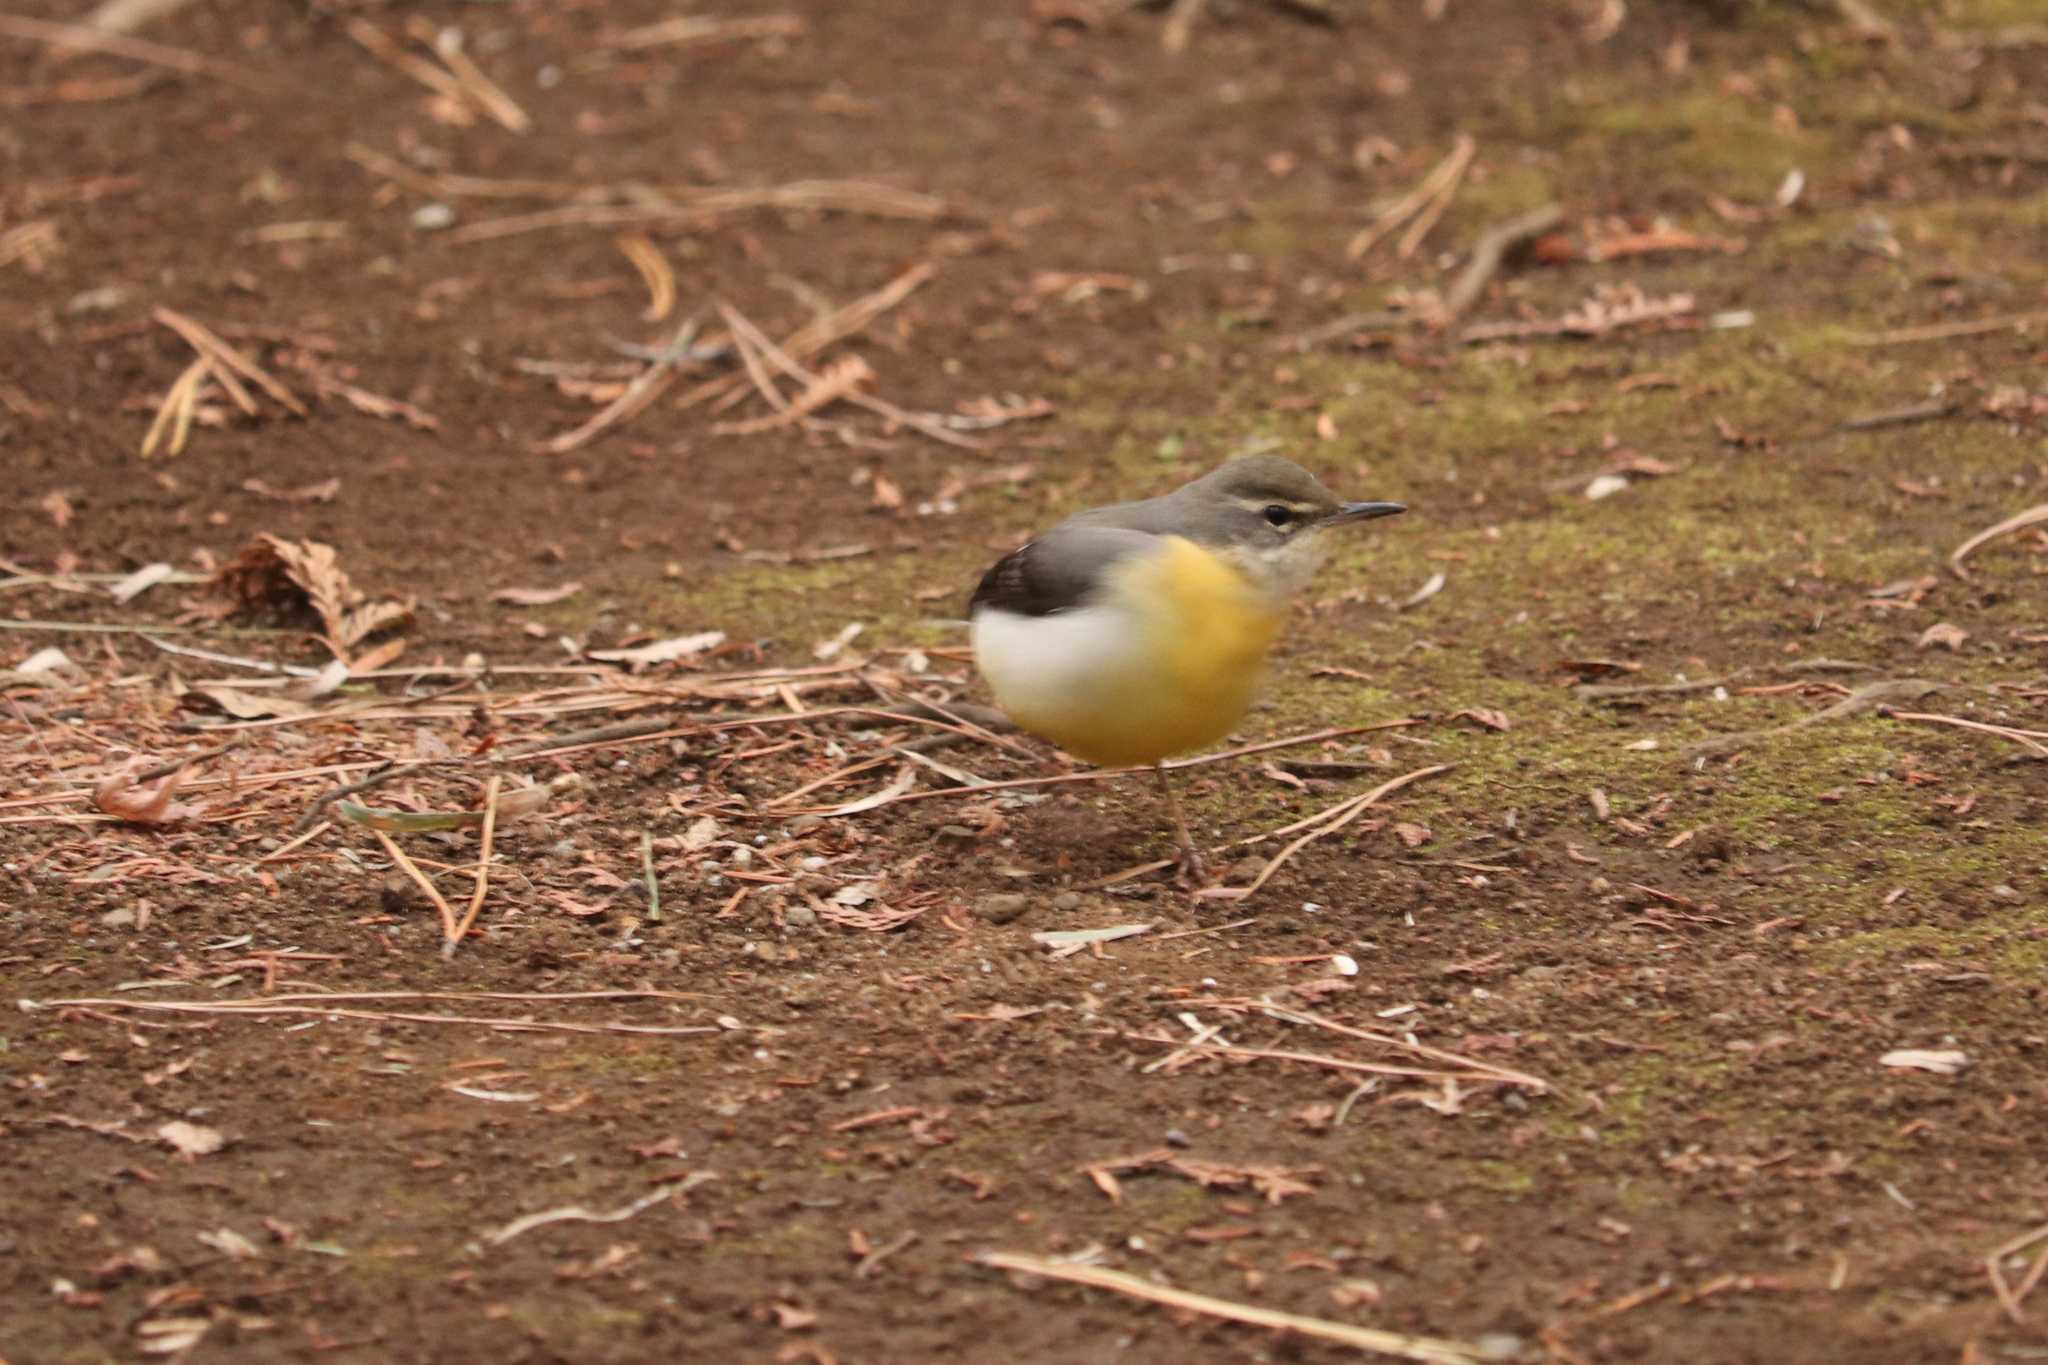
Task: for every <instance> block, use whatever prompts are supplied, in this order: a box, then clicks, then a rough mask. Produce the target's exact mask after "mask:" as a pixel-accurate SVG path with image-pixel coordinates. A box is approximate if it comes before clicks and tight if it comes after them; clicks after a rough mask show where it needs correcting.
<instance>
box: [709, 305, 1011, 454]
mask: <svg viewBox="0 0 2048 1365" xmlns="http://www.w3.org/2000/svg"><path fill="white" fill-rule="evenodd" d="M718 312H719V316H721V317H723V318H724V319H725V323H726V326H727V327H729V328H731V329H732V336H733V340H734V341H735V342H738V341H740V340H741V338H742V337H744V338H745V339H746V340H747V341H748V342H750V343H751V344H752V345H753V346H754V347H755V348H756V349H758V350H759V351H760V353H761V354H762V355H763V356H764V357H766V358H767V359H768V360H769V361H770V362H771V363H773V364H774V366H775V367H776V368H777V369H779V370H781V371H782V372H783V373H784V374H786V375H788V376H789V377H790V378H792V379H794V380H796V381H797V382H798V383H799V384H802V385H803V386H804V387H805V388H806V389H820V388H822V387H823V386H824V385H825V380H824V379H823V378H822V377H821V376H819V375H817V374H814V373H812V372H811V371H810V370H807V369H805V368H804V367H803V366H802V365H800V364H798V363H797V361H796V360H795V359H794V358H793V357H791V356H790V355H789V353H788V352H786V351H785V350H783V349H782V348H781V347H780V346H777V345H776V344H775V343H774V342H773V341H771V340H770V339H769V338H768V336H767V334H766V333H764V332H763V331H761V329H760V328H758V327H756V326H755V325H754V324H753V323H752V322H750V321H748V320H747V318H746V317H745V316H744V315H743V314H741V313H740V311H739V310H738V309H736V308H733V307H731V306H729V305H727V304H720V305H719V306H718ZM741 354H742V355H744V354H745V352H744V351H742V352H741ZM749 373H750V374H751V373H752V370H751V368H750V370H749ZM755 383H756V384H761V383H762V381H761V380H760V379H759V378H758V377H757V378H756V379H755ZM767 387H769V388H772V386H767ZM836 396H837V397H838V398H840V399H843V400H844V401H846V402H848V403H851V404H853V405H854V406H855V407H860V408H866V409H867V410H868V411H869V412H873V413H877V414H879V415H881V416H883V417H886V418H888V419H889V420H890V421H891V422H894V423H896V424H897V425H898V426H905V427H909V428H910V429H911V430H912V431H915V432H919V433H921V434H922V435H925V436H929V437H931V438H932V439H933V440H934V441H939V442H943V443H944V444H946V445H949V446H958V447H960V448H961V449H962V450H986V449H987V448H988V447H987V446H986V445H984V444H983V443H982V442H980V441H977V440H975V439H974V438H973V437H972V436H962V435H961V434H960V433H959V432H957V431H954V430H952V429H951V428H950V427H948V426H946V424H945V423H943V422H941V421H939V420H937V419H936V418H934V417H932V416H930V415H928V414H925V413H917V412H906V411H904V410H903V409H902V408H899V407H897V406H896V405H895V404H894V403H891V402H889V401H888V400H886V399H882V398H877V397H875V395H873V394H871V393H863V392H862V391H861V390H859V389H856V388H847V389H845V390H843V391H840V392H837V393H836ZM784 406H787V405H784Z"/></svg>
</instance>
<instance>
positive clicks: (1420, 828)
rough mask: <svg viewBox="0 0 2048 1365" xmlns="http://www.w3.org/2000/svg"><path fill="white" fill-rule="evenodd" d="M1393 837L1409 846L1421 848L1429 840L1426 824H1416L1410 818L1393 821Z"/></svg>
mask: <svg viewBox="0 0 2048 1365" xmlns="http://www.w3.org/2000/svg"><path fill="white" fill-rule="evenodd" d="M1393 828H1394V837H1395V838H1396V839H1399V840H1400V841H1401V842H1402V843H1403V844H1406V845H1407V846H1408V847H1409V848H1421V847H1422V846H1423V845H1424V844H1426V843H1428V842H1429V840H1430V832H1429V826H1428V825H1418V824H1416V823H1415V822H1414V821H1412V820H1397V821H1395V822H1394V826H1393Z"/></svg>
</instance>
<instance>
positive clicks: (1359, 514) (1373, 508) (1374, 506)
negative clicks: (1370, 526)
mask: <svg viewBox="0 0 2048 1365" xmlns="http://www.w3.org/2000/svg"><path fill="white" fill-rule="evenodd" d="M1407 510H1408V508H1407V507H1406V506H1405V505H1403V504H1401V503H1398V502H1347V503H1345V504H1344V505H1343V506H1342V507H1339V508H1338V509H1337V510H1336V511H1334V512H1332V513H1330V515H1329V516H1327V517H1324V518H1323V525H1325V526H1344V525H1348V524H1349V523H1351V522H1354V521H1371V520H1372V519H1373V518H1375V517H1391V516H1394V515H1396V514H1397V513H1401V512H1405V511H1407Z"/></svg>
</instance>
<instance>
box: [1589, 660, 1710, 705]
mask: <svg viewBox="0 0 2048 1365" xmlns="http://www.w3.org/2000/svg"><path fill="white" fill-rule="evenodd" d="M1748 675H1749V670H1748V669H1746V668H1738V669H1736V670H1735V671H1734V672H1733V673H1730V674H1728V675H1726V676H1725V677H1720V678H1701V679H1700V680H1699V681H1698V682H1676V683H1580V684H1579V685H1578V686H1577V687H1574V688H1573V689H1572V695H1573V696H1574V697H1576V698H1578V699H1579V700H1580V701H1586V702H1597V701H1620V700H1623V699H1625V698H1628V697H1656V696H1679V695H1683V694H1684V693H1687V692H1711V691H1713V690H1714V689H1715V688H1717V687H1726V686H1727V685H1728V684H1729V683H1732V682H1735V681H1736V680H1737V679H1740V678H1744V677H1747V676H1748Z"/></svg>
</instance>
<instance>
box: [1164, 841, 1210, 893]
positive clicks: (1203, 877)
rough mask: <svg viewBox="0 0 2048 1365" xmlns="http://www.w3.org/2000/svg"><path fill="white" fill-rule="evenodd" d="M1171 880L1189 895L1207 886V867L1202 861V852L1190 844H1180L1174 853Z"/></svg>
mask: <svg viewBox="0 0 2048 1365" xmlns="http://www.w3.org/2000/svg"><path fill="white" fill-rule="evenodd" d="M1173 880H1174V884H1175V885H1177V886H1179V887H1180V889H1181V890H1183V891H1186V892H1188V893H1190V894H1192V893H1194V892H1196V891H1200V890H1202V889H1203V888H1205V887H1207V886H1208V885H1209V865H1208V864H1207V863H1205V862H1204V861H1202V851H1201V850H1200V849H1198V848H1196V847H1195V846H1194V844H1193V843H1192V842H1190V843H1184V844H1182V845H1181V846H1180V848H1179V850H1178V851H1177V852H1175V854H1174V857H1173Z"/></svg>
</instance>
